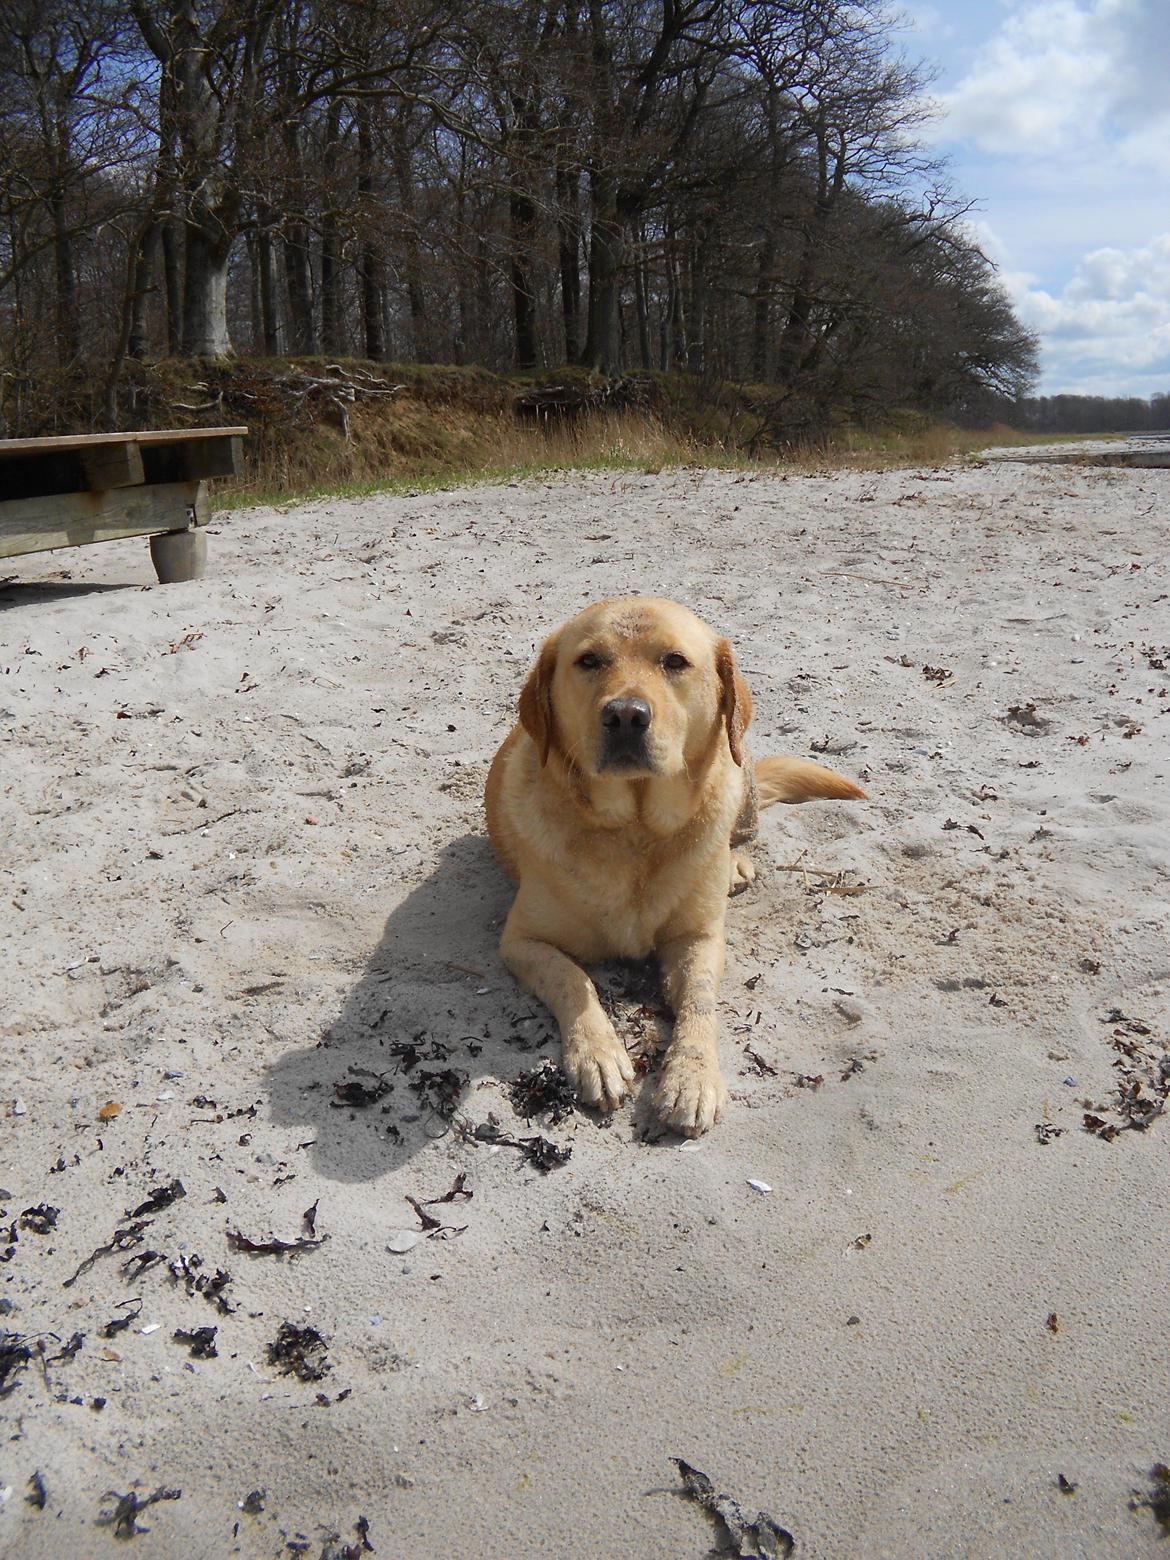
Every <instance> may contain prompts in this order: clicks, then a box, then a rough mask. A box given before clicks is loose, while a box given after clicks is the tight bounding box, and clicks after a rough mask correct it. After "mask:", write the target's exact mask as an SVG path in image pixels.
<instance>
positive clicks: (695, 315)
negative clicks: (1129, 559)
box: [0, 0, 1037, 433]
mask: <svg viewBox="0 0 1170 1560" xmlns="http://www.w3.org/2000/svg"><path fill="white" fill-rule="evenodd" d="M890 39H891V32H890V17H889V14H888V13H887V12H886V10H885V9H884V0H859V3H852V0H769V3H766V4H755V3H752V0H401V3H395V4H389V3H387V0H86V3H84V4H81V5H78V4H76V3H67V0H0V375H2V376H3V377H2V379H0V386H2V387H3V388H2V392H0V432H4V431H7V432H9V433H19V432H22V431H39V430H38V429H36V428H35V427H33V426H32V424H33V423H35V421H36V418H37V415H38V413H37V405H38V403H37V388H38V386H43V385H45V384H50V385H54V386H56V387H58V390H60V387H61V386H64V385H68V384H71V383H75V382H77V381H78V380H79V379H80V378H82V377H84V378H85V379H86V382H87V383H89V384H90V385H93V384H95V383H97V384H100V385H101V386H102V387H103V391H104V393H103V394H102V396H101V397H99V398H98V400H99V401H100V409H99V411H97V412H95V414H94V415H95V417H97V416H99V415H101V416H104V418H105V420H106V421H109V422H111V423H112V422H114V421H115V420H116V419H117V418H118V417H119V416H121V415H124V413H125V410H126V406H127V404H128V403H126V401H125V400H124V399H122V398H123V397H124V395H125V393H126V387H127V386H129V387H132V386H133V383H134V365H135V364H136V363H139V362H143V361H148V360H151V359H158V358H162V357H174V356H181V357H187V358H194V359H205V358H220V357H223V356H224V355H226V354H229V353H236V354H247V353H254V354H258V355H262V356H264V357H266V358H273V357H281V356H285V355H288V356H298V357H302V358H303V357H311V356H314V355H318V354H322V355H326V356H328V357H329V358H337V357H346V356H348V357H360V358H366V359H371V360H374V361H403V362H416V363H428V362H429V363H439V362H446V363H455V364H480V365H483V366H485V367H488V368H491V369H495V370H503V369H521V370H525V369H541V368H546V367H551V366H554V365H558V364H564V363H573V364H580V365H583V366H585V367H587V368H589V369H593V370H596V371H597V372H599V373H601V374H605V375H616V374H619V373H622V372H631V371H633V372H637V371H640V370H649V369H671V368H674V369H681V370H684V371H686V372H689V373H690V374H693V375H696V376H699V378H700V379H701V380H708V381H716V380H738V381H749V382H752V383H754V384H758V385H765V386H769V387H771V393H772V395H773V397H774V404H775V406H776V407H777V408H779V409H780V410H779V412H778V414H777V415H778V418H779V421H780V422H781V423H782V424H783V425H784V427H785V428H786V429H788V430H789V431H800V430H802V429H806V428H810V427H816V426H817V425H818V424H820V425H823V424H824V423H825V422H826V421H827V420H831V419H832V418H834V417H838V418H839V417H843V416H850V417H863V418H864V417H866V416H874V415H878V414H880V413H881V412H882V411H883V410H884V409H887V408H889V407H891V406H894V405H898V406H907V407H913V408H918V409H921V410H924V411H930V412H939V413H943V414H947V415H951V416H955V417H964V416H974V417H978V416H981V415H986V413H987V411H988V408H989V407H992V406H997V405H1002V404H1015V403H1016V402H1018V400H1019V399H1020V397H1022V396H1024V395H1025V394H1026V393H1027V391H1028V390H1029V389H1030V387H1031V385H1032V383H1033V381H1034V378H1035V372H1036V352H1037V343H1036V340H1035V338H1034V336H1033V335H1032V334H1031V333H1030V332H1029V331H1028V330H1027V329H1025V328H1024V327H1023V326H1022V325H1021V323H1020V322H1019V320H1018V319H1017V318H1016V316H1015V315H1014V313H1013V310H1012V308H1011V305H1010V303H1009V301H1008V299H1007V297H1006V295H1005V293H1004V292H1003V290H1002V288H1001V287H1000V285H999V282H998V280H997V277H996V273H995V270H994V268H993V266H992V265H991V264H990V262H989V261H988V260H987V258H986V257H985V256H984V255H983V254H982V252H981V251H980V249H979V248H978V246H977V244H976V242H975V240H974V238H973V237H972V235H971V231H970V229H969V227H968V226H967V224H966V223H965V221H964V216H965V207H964V205H963V202H962V201H961V200H960V199H959V198H957V197H956V196H955V195H954V194H953V193H952V192H951V191H950V190H949V189H948V187H947V184H946V180H945V170H943V169H941V168H939V167H938V166H936V165H935V164H934V163H933V162H932V161H931V158H930V156H929V155H928V153H927V152H926V151H925V150H924V149H923V147H922V144H921V142H920V140H919V131H920V128H921V124H922V119H923V114H924V109H923V103H924V82H923V79H922V77H921V75H920V73H919V72H918V70H917V69H916V68H915V67H913V66H912V65H910V64H908V63H907V62H906V61H905V60H904V59H903V58H902V57H901V56H900V55H899V54H898V53H897V51H896V50H895V49H894V48H893V46H892V44H891V41H890ZM95 404H96V403H95Z"/></svg>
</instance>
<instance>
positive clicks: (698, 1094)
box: [654, 928, 727, 1137]
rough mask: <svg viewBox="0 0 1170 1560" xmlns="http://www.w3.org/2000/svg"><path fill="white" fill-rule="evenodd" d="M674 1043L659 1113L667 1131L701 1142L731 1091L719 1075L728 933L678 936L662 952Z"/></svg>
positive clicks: (659, 1092)
mask: <svg viewBox="0 0 1170 1560" xmlns="http://www.w3.org/2000/svg"><path fill="white" fill-rule="evenodd" d="M658 958H659V962H660V963H661V965H662V975H663V980H664V982H665V986H666V997H667V1001H668V1002H669V1003H670V1006H671V1008H672V1009H673V1010H674V1038H673V1039H672V1040H671V1043H670V1048H669V1050H668V1051H667V1053H666V1060H665V1061H664V1062H663V1064H662V1072H661V1073H660V1075H659V1079H658V1088H657V1090H656V1091H655V1096H654V1109H655V1112H656V1114H657V1115H658V1118H659V1120H661V1121H662V1122H663V1123H664V1124H665V1125H666V1126H668V1127H671V1128H673V1130H674V1131H675V1132H682V1133H684V1134H685V1135H686V1136H687V1137H698V1136H699V1134H700V1133H703V1132H706V1131H707V1129H708V1127H711V1126H713V1125H714V1123H715V1122H717V1121H718V1120H719V1115H720V1112H721V1111H722V1109H723V1106H724V1104H725V1103H726V1101H727V1089H726V1087H725V1086H724V1083H723V1077H722V1074H721V1073H720V1071H719V1020H718V1015H717V1013H716V1010H715V997H716V993H717V992H718V989H719V980H720V977H721V976H722V974H723V935H722V928H720V929H719V930H718V931H717V932H714V933H712V932H708V933H700V934H697V935H691V936H686V937H675V938H672V939H671V940H670V941H669V942H665V943H663V944H662V945H661V946H660V947H659V949H658Z"/></svg>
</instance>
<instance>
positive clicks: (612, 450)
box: [219, 396, 752, 504]
mask: <svg viewBox="0 0 1170 1560" xmlns="http://www.w3.org/2000/svg"><path fill="white" fill-rule="evenodd" d="M249 454H250V456H251V460H250V462H249V465H250V472H249V475H248V476H247V477H246V478H245V479H243V480H242V481H241V482H239V483H233V484H225V485H224V486H223V488H221V489H220V490H219V496H220V501H221V502H224V501H227V502H230V503H233V504H257V503H263V504H268V503H279V502H283V501H288V500H289V499H292V498H311V497H318V496H323V495H325V494H348V495H350V496H355V495H360V494H363V493H372V492H387V491H389V492H402V493H416V492H422V491H431V490H436V489H441V488H451V487H459V486H462V485H464V484H465V483H469V482H494V481H503V480H513V481H514V480H517V479H518V478H521V477H526V476H536V475H539V474H541V473H548V472H552V471H557V472H565V471H589V470H599V469H614V470H626V471H647V472H656V471H661V470H663V469H664V468H666V467H678V466H695V465H702V466H732V465H744V464H752V463H751V462H749V461H747V460H746V459H745V457H743V456H742V455H739V454H737V453H736V452H735V451H734V450H731V449H728V448H726V447H723V446H721V445H718V444H715V443H712V442H710V441H700V440H699V439H697V438H695V437H694V436H693V435H691V434H689V433H687V432H685V431H678V430H673V429H671V428H669V427H667V426H666V425H665V424H664V423H662V422H661V421H659V419H658V418H656V417H654V416H652V415H650V414H648V413H645V412H633V411H625V412H603V413H594V414H592V415H589V416H586V417H580V418H576V419H573V420H571V421H566V422H561V423H559V424H558V423H554V424H552V425H549V426H543V427H542V426H538V425H536V424H533V423H528V422H522V421H520V420H518V419H517V418H516V417H515V415H514V414H512V413H511V412H494V411H493V412H474V411H468V409H467V408H465V407H449V408H442V407H437V406H435V405H433V404H422V403H416V402H414V401H413V399H412V398H411V397H408V396H403V397H402V398H400V399H399V400H396V401H395V402H394V403H393V407H392V409H391V410H389V411H387V410H385V409H382V408H374V409H367V408H359V409H357V410H356V411H355V412H354V413H353V414H352V416H351V437H350V439H349V441H348V442H347V441H346V440H345V439H344V438H343V437H342V436H341V434H340V432H339V431H338V430H336V429H334V428H332V427H329V426H326V425H322V424H318V425H316V426H314V427H312V428H309V429H305V430H303V431H302V432H301V433H300V434H299V435H298V436H297V437H295V438H290V437H289V436H288V433H287V431H286V430H281V431H280V432H279V433H278V432H276V431H273V430H260V431H259V437H258V438H256V439H254V440H253V441H252V442H251V447H250V449H249Z"/></svg>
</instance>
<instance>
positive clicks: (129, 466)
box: [65, 439, 146, 493]
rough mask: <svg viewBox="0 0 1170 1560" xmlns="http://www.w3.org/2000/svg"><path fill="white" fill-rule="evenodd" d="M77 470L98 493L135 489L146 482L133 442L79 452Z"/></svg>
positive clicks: (107, 445) (131, 440)
mask: <svg viewBox="0 0 1170 1560" xmlns="http://www.w3.org/2000/svg"><path fill="white" fill-rule="evenodd" d="M81 467H82V470H83V471H84V472H85V480H86V482H87V483H88V484H89V486H90V487H91V488H93V489H95V490H96V491H97V492H99V493H102V492H105V491H106V489H107V488H125V487H137V486H138V485H139V483H141V482H145V481H146V474H145V472H144V471H143V469H142V451H141V450H140V449H139V447H138V445H137V443H136V442H135V441H134V440H133V439H127V440H125V441H124V442H123V441H119V442H118V443H116V444H96V445H91V446H90V447H89V448H88V449H84V450H82V451H81ZM65 491H66V492H67V491H68V489H67V488H66V489H65Z"/></svg>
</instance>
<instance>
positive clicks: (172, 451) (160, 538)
mask: <svg viewBox="0 0 1170 1560" xmlns="http://www.w3.org/2000/svg"><path fill="white" fill-rule="evenodd" d="M247 432H248V430H247V428H183V429H177V430H170V431H161V432H150V433H90V434H79V435H75V436H72V437H70V436H65V437H62V438H52V439H0V558H14V557H16V556H17V555H18V554H20V553H31V552H47V551H50V550H51V549H52V548H55V547H82V546H84V545H85V544H86V543H88V542H111V541H115V540H117V539H118V538H120V537H124V536H148V537H149V538H150V556H151V560H152V561H153V563H154V569H155V573H156V574H157V575H158V577H159V580H160V581H161V583H162V584H164V585H168V584H171V583H172V582H173V581H177V580H197V579H199V578H200V577H201V576H202V574H203V570H204V568H205V566H206V561H207V538H206V537H205V536H204V534H203V531H202V529H201V527H203V526H205V525H206V524H207V522H208V521H209V520H210V519H211V503H210V500H209V498H208V495H207V479H208V478H210V477H230V476H239V475H241V474H242V472H243V441H244V436H245V435H246V433H247Z"/></svg>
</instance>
